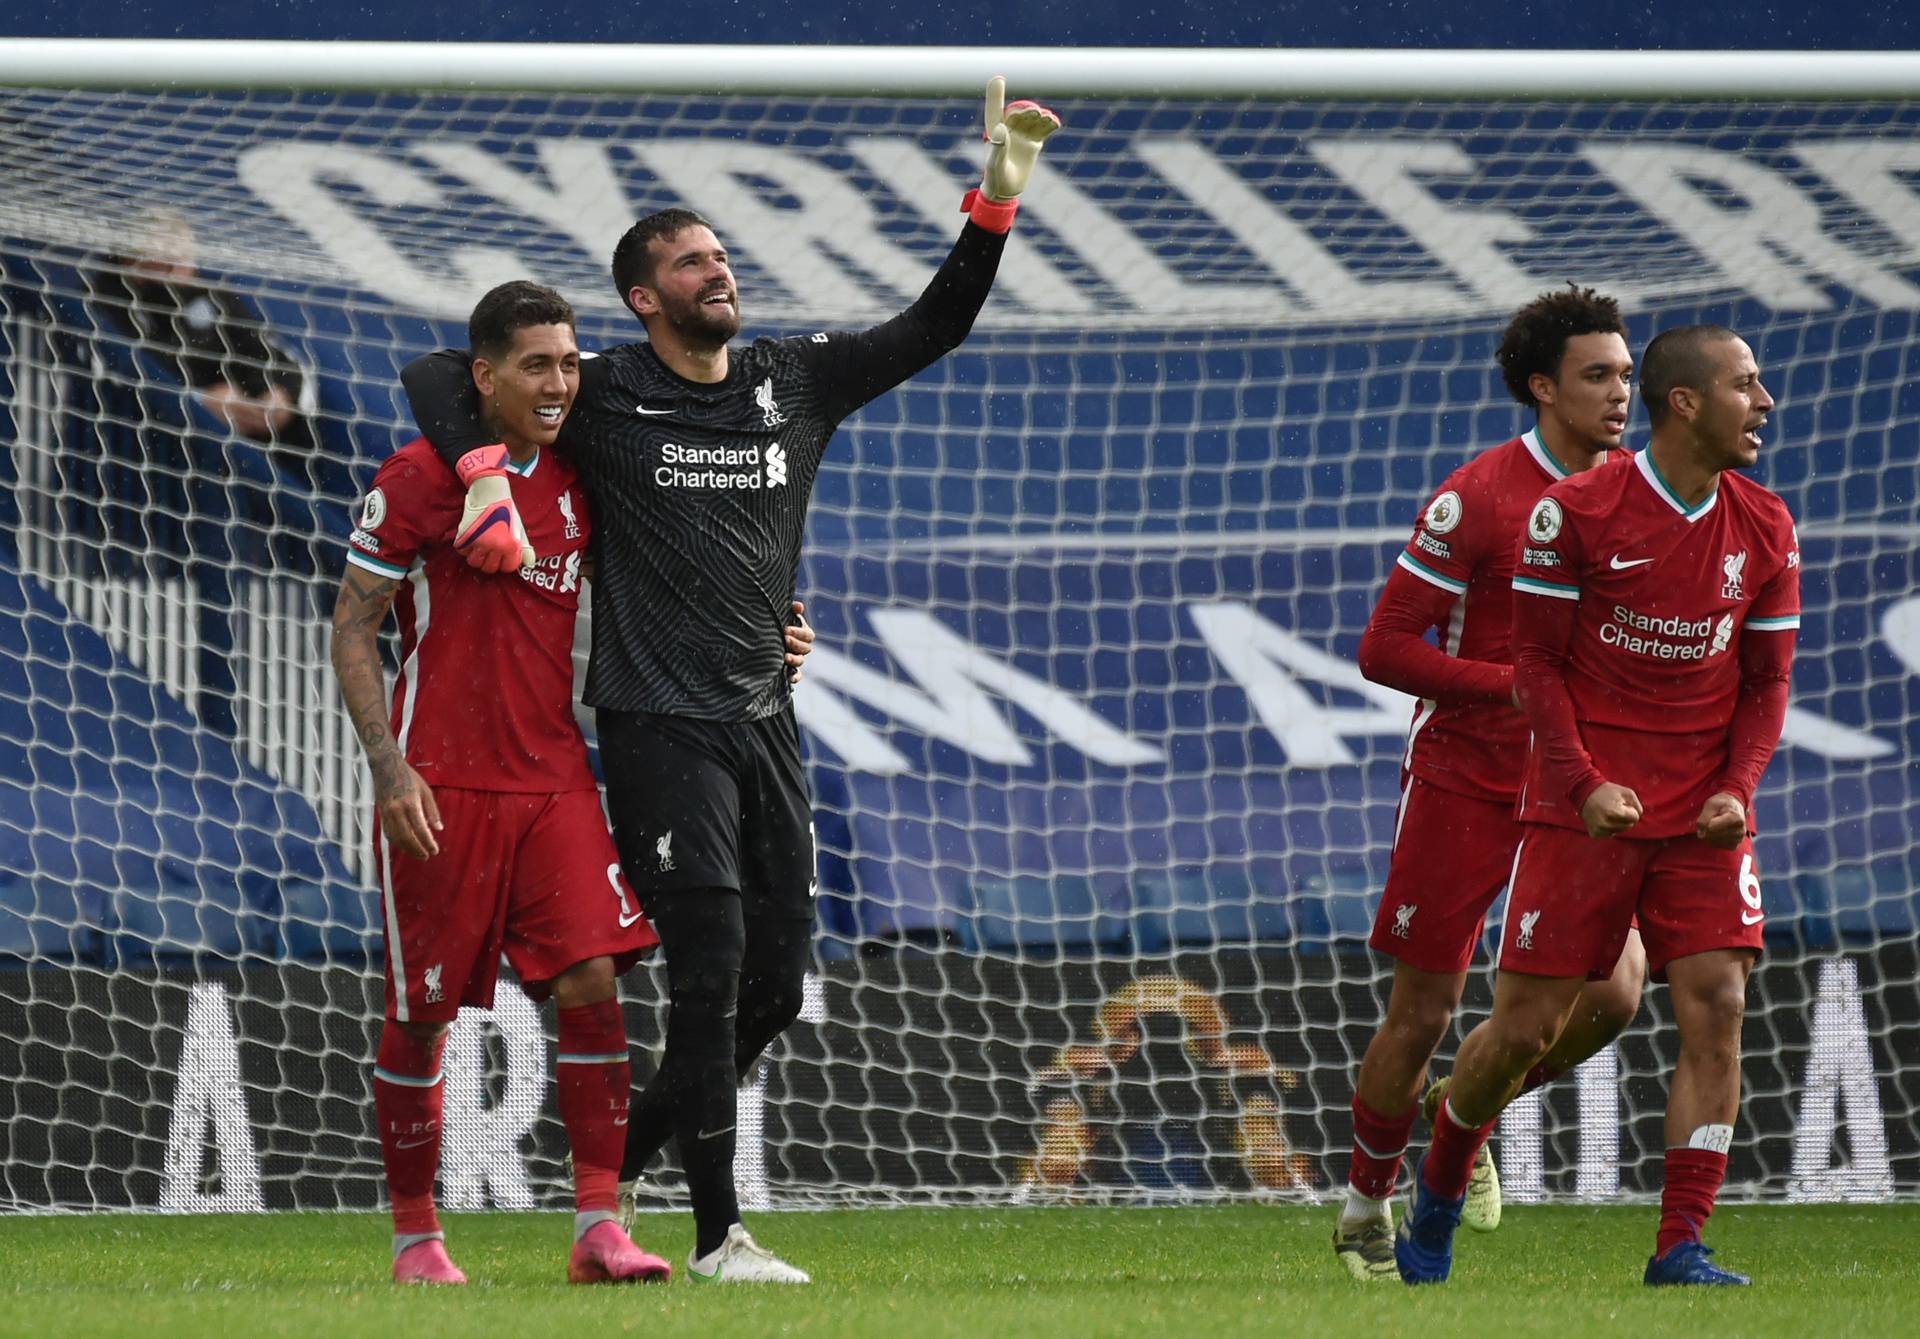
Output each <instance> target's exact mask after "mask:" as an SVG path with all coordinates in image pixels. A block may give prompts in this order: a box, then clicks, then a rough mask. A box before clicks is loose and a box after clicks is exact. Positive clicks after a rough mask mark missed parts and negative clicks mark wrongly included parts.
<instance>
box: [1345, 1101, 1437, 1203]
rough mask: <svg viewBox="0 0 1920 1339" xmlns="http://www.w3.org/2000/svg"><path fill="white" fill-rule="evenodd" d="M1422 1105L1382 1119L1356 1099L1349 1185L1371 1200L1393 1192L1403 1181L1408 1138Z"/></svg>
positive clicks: (1378, 1114)
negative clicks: (1401, 1180)
mask: <svg viewBox="0 0 1920 1339" xmlns="http://www.w3.org/2000/svg"><path fill="white" fill-rule="evenodd" d="M1419 1110H1420V1106H1419V1104H1418V1103H1415V1104H1414V1105H1412V1106H1410V1107H1408V1108H1407V1110H1406V1112H1405V1114H1404V1115H1399V1116H1382V1115H1381V1114H1380V1113H1379V1112H1377V1111H1375V1110H1374V1109H1373V1108H1372V1107H1370V1106H1368V1105H1367V1104H1366V1103H1365V1102H1362V1101H1361V1100H1360V1095H1359V1094H1358V1093H1355V1094H1354V1096H1353V1159H1352V1161H1350V1162H1349V1163H1348V1164H1347V1184H1348V1185H1350V1186H1352V1187H1353V1188H1354V1189H1355V1190H1357V1191H1359V1192H1360V1193H1361V1194H1362V1195H1365V1196H1366V1197H1367V1198H1368V1199H1370V1200H1383V1199H1385V1198H1386V1197H1387V1196H1389V1195H1391V1194H1392V1193H1393V1187H1394V1184H1395V1183H1396V1182H1397V1181H1399V1179H1400V1159H1401V1158H1402V1157H1403V1156H1404V1155H1405V1154H1406V1151H1407V1135H1408V1134H1409V1133H1410V1132H1411V1131H1412V1129H1413V1118H1414V1115H1415V1114H1416V1113H1417V1112H1418V1111H1419Z"/></svg>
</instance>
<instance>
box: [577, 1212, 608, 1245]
mask: <svg viewBox="0 0 1920 1339" xmlns="http://www.w3.org/2000/svg"><path fill="white" fill-rule="evenodd" d="M618 1221H619V1217H618V1215H616V1214H615V1213H614V1212H613V1211H612V1210H611V1209H582V1210H580V1212H578V1213H576V1214H574V1216H573V1239H574V1240H575V1241H578V1240H580V1238H582V1237H584V1236H586V1235H587V1233H589V1232H591V1231H593V1229H595V1228H596V1227H599V1226H600V1224H602V1223H615V1222H618Z"/></svg>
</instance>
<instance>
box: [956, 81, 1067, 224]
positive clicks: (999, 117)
mask: <svg viewBox="0 0 1920 1339" xmlns="http://www.w3.org/2000/svg"><path fill="white" fill-rule="evenodd" d="M1059 128H1060V118H1059V117H1058V116H1055V115H1054V114H1053V113H1052V112H1051V111H1049V110H1047V109H1046V108H1045V107H1042V106H1041V105H1040V104H1039V103H1037V102H1029V101H1026V100H1024V99H1023V100H1021V101H1019V102H1016V103H1014V104H1013V105H1012V106H1008V105H1007V81H1006V79H1005V78H1004V77H1002V76H1000V75H997V74H996V75H995V76H993V78H991V79H989V80H988V81H987V126H986V141H987V144H988V145H989V148H988V149H987V170H986V172H985V173H984V174H983V175H982V176H981V178H980V188H979V189H978V190H976V191H970V192H968V193H967V198H966V199H965V200H964V201H962V202H961V208H962V209H963V210H965V211H966V212H967V213H968V214H969V215H971V216H972V218H973V221H974V222H975V223H978V224H979V225H980V226H981V227H983V228H987V229H990V230H991V231H993V232H1005V231H1006V230H1007V229H1008V228H1010V227H1012V226H1013V215H1014V211H1015V210H1016V209H1017V208H1018V207H1019V201H1020V192H1022V191H1024V190H1025V189H1026V188H1027V182H1028V181H1029V180H1031V179H1032V177H1033V165H1034V164H1035V163H1036V162H1038V161H1039V159H1040V146H1041V145H1042V144H1045V143H1046V142H1047V137H1048V136H1049V135H1051V134H1053V132H1054V131H1056V130H1058V129H1059Z"/></svg>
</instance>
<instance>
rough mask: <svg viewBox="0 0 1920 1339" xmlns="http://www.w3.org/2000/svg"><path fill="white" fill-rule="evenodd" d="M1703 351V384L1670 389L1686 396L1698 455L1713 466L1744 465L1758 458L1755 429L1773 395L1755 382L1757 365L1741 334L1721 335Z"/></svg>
mask: <svg viewBox="0 0 1920 1339" xmlns="http://www.w3.org/2000/svg"><path fill="white" fill-rule="evenodd" d="M1704 353H1705V355H1706V358H1707V360H1708V363H1709V367H1710V368H1711V371H1710V372H1709V373H1708V375H1706V376H1703V377H1701V378H1700V380H1701V382H1702V384H1701V385H1700V386H1697V387H1684V388H1681V389H1677V390H1675V392H1674V395H1675V397H1676V399H1678V398H1679V397H1680V396H1682V395H1685V396H1688V397H1689V399H1688V407H1689V408H1691V411H1692V412H1691V413H1690V414H1689V422H1690V424H1691V426H1692V429H1693V438H1694V441H1695V442H1696V443H1697V444H1698V447H1699V450H1700V454H1701V456H1702V458H1703V459H1704V460H1705V461H1706V462H1707V463H1708V464H1709V465H1711V466H1712V467H1713V468H1715V469H1722V470H1735V469H1745V468H1746V467H1747V466H1749V465H1751V464H1753V463H1754V462H1755V461H1756V460H1758V459H1760V445H1761V438H1760V433H1761V430H1762V429H1764V428H1765V427H1766V426H1767V415H1768V414H1770V413H1772V412H1773V396H1771V395H1769V394H1768V393H1767V388H1766V387H1765V386H1763V385H1761V384H1760V365H1759V364H1758V363H1757V362H1755V361H1754V357H1753V350H1752V349H1751V348H1749V347H1748V346H1747V342H1746V341H1745V340H1744V339H1728V340H1720V341H1718V342H1716V343H1715V344H1713V345H1712V346H1711V347H1709V348H1708V349H1706V350H1704ZM1675 407H1676V408H1681V406H1680V405H1679V404H1676V405H1675ZM1682 412H1686V410H1684V409H1683V410H1682Z"/></svg>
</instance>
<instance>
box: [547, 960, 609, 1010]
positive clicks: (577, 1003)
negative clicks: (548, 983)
mask: <svg viewBox="0 0 1920 1339" xmlns="http://www.w3.org/2000/svg"><path fill="white" fill-rule="evenodd" d="M618 981H619V979H618V977H616V976H615V975H614V970H613V959H612V958H608V957H599V958H588V959H587V960H586V961H585V962H576V963H575V964H574V965H573V966H571V967H569V968H567V970H566V971H564V972H562V973H560V975H558V976H556V977H555V978H554V979H553V1002H554V1006H555V1007H556V1008H560V1009H577V1008H580V1007H581V1006H583V1005H588V1004H599V1003H600V1002H601V1001H602V1000H610V999H612V998H613V997H614V995H615V993H616V992H617V990H618V988H619V986H618Z"/></svg>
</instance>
